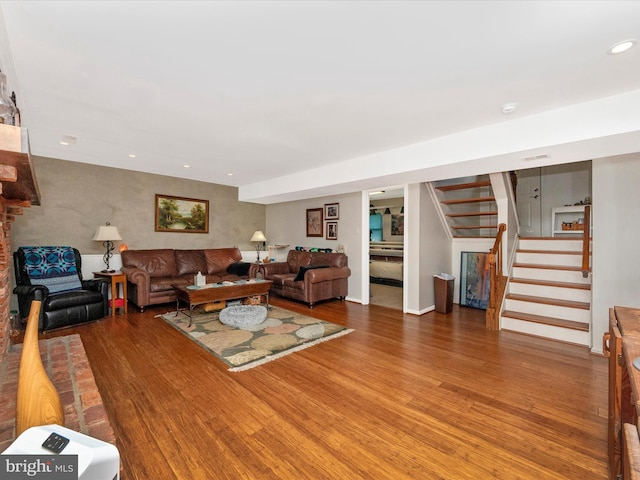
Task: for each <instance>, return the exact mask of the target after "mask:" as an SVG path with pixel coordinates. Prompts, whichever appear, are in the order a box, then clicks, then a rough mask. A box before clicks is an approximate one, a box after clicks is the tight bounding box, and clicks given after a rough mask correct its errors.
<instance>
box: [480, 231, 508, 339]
mask: <svg viewBox="0 0 640 480" xmlns="http://www.w3.org/2000/svg"><path fill="white" fill-rule="evenodd" d="M506 229H507V226H506V225H505V224H504V223H501V224H500V225H498V233H497V234H496V241H495V242H494V244H493V248H492V249H491V250H490V251H489V255H488V264H489V279H490V287H489V304H488V306H487V314H486V317H485V325H486V328H487V330H498V329H499V328H500V310H501V307H502V301H501V300H502V294H503V293H504V289H505V287H506V285H507V279H506V277H505V276H504V275H503V274H502V255H501V254H500V251H501V249H502V234H503V233H504V232H505V230H506Z"/></svg>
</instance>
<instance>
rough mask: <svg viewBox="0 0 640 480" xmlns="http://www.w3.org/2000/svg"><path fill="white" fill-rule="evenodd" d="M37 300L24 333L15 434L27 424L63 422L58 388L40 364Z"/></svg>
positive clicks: (30, 425) (38, 305)
mask: <svg viewBox="0 0 640 480" xmlns="http://www.w3.org/2000/svg"><path fill="white" fill-rule="evenodd" d="M40 306H41V303H40V302H39V301H36V300H34V301H33V302H31V311H30V313H29V318H28V320H27V329H26V331H25V334H24V342H23V346H22V357H21V359H20V372H19V374H18V399H17V403H16V437H17V436H18V435H20V434H21V433H22V432H24V431H25V430H26V429H28V428H30V427H35V426H39V425H50V424H53V423H55V424H57V425H64V412H63V410H62V403H61V402H60V397H59V395H58V391H57V390H56V388H55V387H54V386H53V383H51V380H50V379H49V377H48V376H47V372H46V371H45V370H44V367H43V366H42V360H41V359H40V348H39V346H38V317H39V315H40Z"/></svg>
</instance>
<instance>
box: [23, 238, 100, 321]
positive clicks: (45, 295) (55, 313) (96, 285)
mask: <svg viewBox="0 0 640 480" xmlns="http://www.w3.org/2000/svg"><path fill="white" fill-rule="evenodd" d="M73 253H74V255H75V263H76V269H77V274H78V279H79V280H80V284H81V288H79V289H76V290H71V291H65V292H59V293H50V292H49V288H47V287H46V286H44V285H37V284H32V281H31V279H30V278H29V274H28V273H27V261H26V256H25V252H24V251H23V250H22V249H21V248H19V249H18V250H17V251H16V252H14V254H13V267H14V271H15V276H16V277H15V281H16V287H15V288H14V289H13V293H15V294H16V295H17V296H18V308H19V310H20V317H21V319H26V318H27V317H28V315H29V310H30V308H31V302H32V301H33V300H39V301H41V302H42V308H41V309H40V318H39V321H38V329H39V330H40V331H45V330H53V329H56V328H62V327H69V326H72V325H77V324H80V323H84V322H89V321H92V320H98V319H100V318H103V317H105V316H106V315H108V314H109V297H108V295H109V288H110V285H111V284H110V282H109V280H107V279H104V278H96V279H92V280H83V279H82V271H81V268H82V257H81V256H80V252H79V251H78V250H77V249H75V248H74V249H73Z"/></svg>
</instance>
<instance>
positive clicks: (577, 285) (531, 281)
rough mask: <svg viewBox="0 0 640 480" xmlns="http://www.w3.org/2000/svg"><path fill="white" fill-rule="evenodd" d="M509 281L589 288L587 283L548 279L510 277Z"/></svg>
mask: <svg viewBox="0 0 640 480" xmlns="http://www.w3.org/2000/svg"><path fill="white" fill-rule="evenodd" d="M510 282H515V283H528V284H530V285H543V286H547V287H561V288H575V289H577V290H591V285H590V284H588V283H572V282H554V281H550V280H535V279H533V278H516V277H513V278H511V280H510Z"/></svg>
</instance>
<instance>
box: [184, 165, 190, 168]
mask: <svg viewBox="0 0 640 480" xmlns="http://www.w3.org/2000/svg"><path fill="white" fill-rule="evenodd" d="M183 167H184V168H191V165H183Z"/></svg>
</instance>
